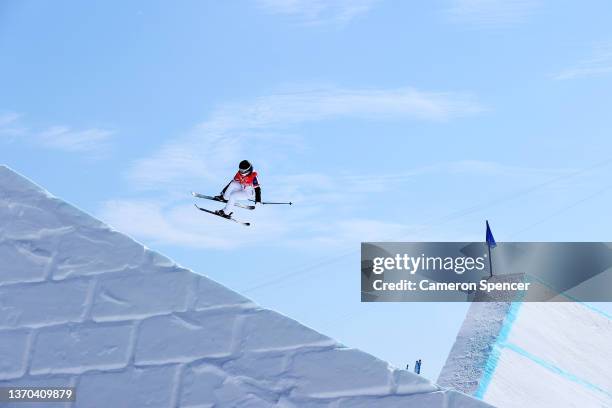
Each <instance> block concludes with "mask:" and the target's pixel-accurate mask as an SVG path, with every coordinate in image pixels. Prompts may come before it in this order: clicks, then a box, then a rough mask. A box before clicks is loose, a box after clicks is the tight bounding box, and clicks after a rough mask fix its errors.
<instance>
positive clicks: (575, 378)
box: [502, 343, 612, 398]
mask: <svg viewBox="0 0 612 408" xmlns="http://www.w3.org/2000/svg"><path fill="white" fill-rule="evenodd" d="M502 347H504V348H507V349H508V350H512V351H514V352H515V353H517V354H520V355H521V356H523V357H526V358H528V359H529V360H531V361H533V362H534V363H536V364H538V365H539V366H541V367H544V368H546V369H547V370H549V371H552V372H553V373H555V374H557V375H559V376H561V377H563V378H566V379H568V380H570V381H573V382H575V383H577V384H580V385H582V386H585V387H587V388H589V389H591V390H594V391H598V392H601V393H602V394H604V395H607V396H608V397H611V398H612V393H611V392H609V391H607V390H605V389H603V388H601V387H599V386H597V385H595V384H593V383H591V382H589V381H587V380H585V379H583V378H580V377H578V376H576V375H574V374H572V373H569V372H567V371H565V370H563V369H562V368H559V367H558V366H556V365H554V364H552V363H550V362H548V361H546V360H544V359H542V358H540V357H538V356H536V355H534V354H531V353H530V352H528V351H527V350H525V349H523V348H521V347H519V346H517V345H516V344H512V343H506V344H504V345H503V346H502Z"/></svg>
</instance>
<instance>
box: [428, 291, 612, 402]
mask: <svg viewBox="0 0 612 408" xmlns="http://www.w3.org/2000/svg"><path fill="white" fill-rule="evenodd" d="M438 382H439V383H440V384H442V385H444V386H448V387H454V388H456V389H458V390H461V391H463V392H465V393H468V394H472V395H475V396H478V397H480V398H482V399H483V400H484V401H487V402H489V403H491V404H493V405H495V406H498V407H502V408H505V407H544V408H547V407H551V408H552V407H555V408H558V407H597V408H601V407H608V408H610V407H612V320H611V319H610V317H609V316H606V315H605V314H604V313H601V312H598V311H596V310H594V309H592V308H590V307H587V306H586V305H583V304H581V303H575V302H558V303H552V302H551V303H514V304H511V303H474V304H473V305H472V306H471V308H470V311H469V312H468V315H467V317H466V320H465V322H464V324H463V326H462V328H461V330H460V332H459V335H458V337H457V341H456V342H455V345H454V346H453V349H452V350H451V353H450V355H449V358H448V360H447V362H446V365H445V367H444V368H443V370H442V373H441V374H440V378H439V379H438Z"/></svg>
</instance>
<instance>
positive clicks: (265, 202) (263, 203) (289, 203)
mask: <svg viewBox="0 0 612 408" xmlns="http://www.w3.org/2000/svg"><path fill="white" fill-rule="evenodd" d="M249 201H252V202H255V200H249ZM261 204H262V205H266V204H287V205H293V203H292V202H291V201H289V202H287V203H284V202H277V201H262V202H261Z"/></svg>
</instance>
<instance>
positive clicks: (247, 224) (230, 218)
mask: <svg viewBox="0 0 612 408" xmlns="http://www.w3.org/2000/svg"><path fill="white" fill-rule="evenodd" d="M194 205H195V207H196V208H197V209H198V210H200V211H204V212H207V213H209V214H212V215H216V216H217V217H220V218H225V219H226V220H230V221H234V222H236V223H238V224H242V225H246V226H247V227H248V226H249V225H251V223H250V222H244V221H240V220H237V219H235V218H232V217H224V216H222V215H219V214H217V213H216V212H214V211H211V210H207V209H206V208H202V207H198V205H197V204H194Z"/></svg>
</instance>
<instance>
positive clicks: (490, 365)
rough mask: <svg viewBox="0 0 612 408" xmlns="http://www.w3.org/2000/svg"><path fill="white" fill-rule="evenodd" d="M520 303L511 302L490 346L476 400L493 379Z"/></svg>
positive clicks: (475, 394) (482, 394) (482, 395)
mask: <svg viewBox="0 0 612 408" xmlns="http://www.w3.org/2000/svg"><path fill="white" fill-rule="evenodd" d="M521 303H522V302H512V306H510V309H509V310H508V314H507V315H506V318H505V319H504V323H503V324H502V327H501V329H500V330H499V333H498V335H497V339H496V340H495V343H493V345H492V346H491V353H490V354H489V358H487V362H486V363H485V366H484V372H483V374H482V377H481V378H480V381H479V382H478V389H477V390H476V392H475V393H474V396H475V397H476V398H480V399H482V397H484V395H485V393H486V392H487V388H488V387H489V384H490V383H491V380H492V379H493V374H494V373H495V369H496V368H497V364H498V362H499V356H500V354H501V349H502V348H503V345H504V343H505V342H506V340H507V339H508V335H509V334H510V329H511V328H512V325H513V324H514V322H515V321H516V317H517V315H518V311H519V308H520V306H521Z"/></svg>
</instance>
